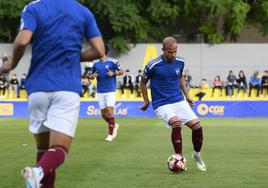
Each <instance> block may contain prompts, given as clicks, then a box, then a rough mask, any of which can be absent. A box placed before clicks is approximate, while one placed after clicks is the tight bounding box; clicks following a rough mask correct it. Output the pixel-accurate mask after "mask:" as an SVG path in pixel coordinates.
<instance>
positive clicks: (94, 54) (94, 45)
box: [80, 36, 105, 62]
mask: <svg viewBox="0 0 268 188" xmlns="http://www.w3.org/2000/svg"><path fill="white" fill-rule="evenodd" d="M89 42H90V44H91V48H90V49H86V50H84V51H83V52H81V56H80V61H81V62H84V61H92V60H94V59H99V58H101V57H102V56H104V55H105V48H104V43H103V40H102V37H100V36H99V37H94V38H91V39H89Z"/></svg>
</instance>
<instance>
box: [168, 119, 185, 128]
mask: <svg viewBox="0 0 268 188" xmlns="http://www.w3.org/2000/svg"><path fill="white" fill-rule="evenodd" d="M169 125H170V126H171V127H172V128H175V127H181V125H182V122H181V120H180V119H179V118H178V117H172V118H171V119H170V120H169Z"/></svg>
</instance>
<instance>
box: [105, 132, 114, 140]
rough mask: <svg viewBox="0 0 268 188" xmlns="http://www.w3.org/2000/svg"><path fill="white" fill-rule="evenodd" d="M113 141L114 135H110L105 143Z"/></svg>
mask: <svg viewBox="0 0 268 188" xmlns="http://www.w3.org/2000/svg"><path fill="white" fill-rule="evenodd" d="M113 139H114V137H113V135H110V134H109V135H108V136H107V137H106V138H105V141H106V142H112V141H113Z"/></svg>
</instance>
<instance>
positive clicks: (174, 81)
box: [140, 37, 206, 171]
mask: <svg viewBox="0 0 268 188" xmlns="http://www.w3.org/2000/svg"><path fill="white" fill-rule="evenodd" d="M162 51H163V54H162V55H160V56H158V57H156V58H155V59H153V60H151V61H150V62H148V64H147V65H146V66H145V69H144V71H143V76H142V80H141V84H140V86H141V92H142V96H143V100H144V104H143V105H142V106H141V107H140V109H141V110H143V111H145V110H146V109H147V108H148V107H149V105H150V101H149V98H148V93H147V83H148V81H149V80H150V88H151V95H152V106H153V109H154V112H155V114H156V115H157V116H158V117H159V118H160V119H162V120H163V121H164V122H165V124H166V125H168V126H169V127H171V128H172V131H171V141H172V144H173V147H174V150H175V153H176V155H178V157H180V158H183V153H182V134H181V127H182V125H186V126H187V127H189V128H190V129H192V142H193V147H194V150H193V154H192V158H193V159H194V161H195V162H196V164H197V168H198V169H199V170H201V171H206V165H205V163H204V161H203V160H202V159H201V148H202V143H203V131H202V127H201V125H200V121H199V119H198V117H197V116H196V114H195V113H194V112H193V111H192V109H191V107H190V106H194V100H193V99H192V98H191V97H190V96H189V93H188V91H187V89H186V85H185V80H184V78H183V75H182V73H183V69H184V59H183V58H181V57H178V56H177V41H176V39H175V38H173V37H167V38H165V39H164V40H163V47H162ZM184 96H185V98H184Z"/></svg>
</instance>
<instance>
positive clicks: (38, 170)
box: [33, 166, 44, 181]
mask: <svg viewBox="0 0 268 188" xmlns="http://www.w3.org/2000/svg"><path fill="white" fill-rule="evenodd" d="M33 171H34V174H35V175H36V177H37V178H38V180H39V181H41V180H42V179H43V177H44V171H43V168H42V167H41V166H36V167H33Z"/></svg>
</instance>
